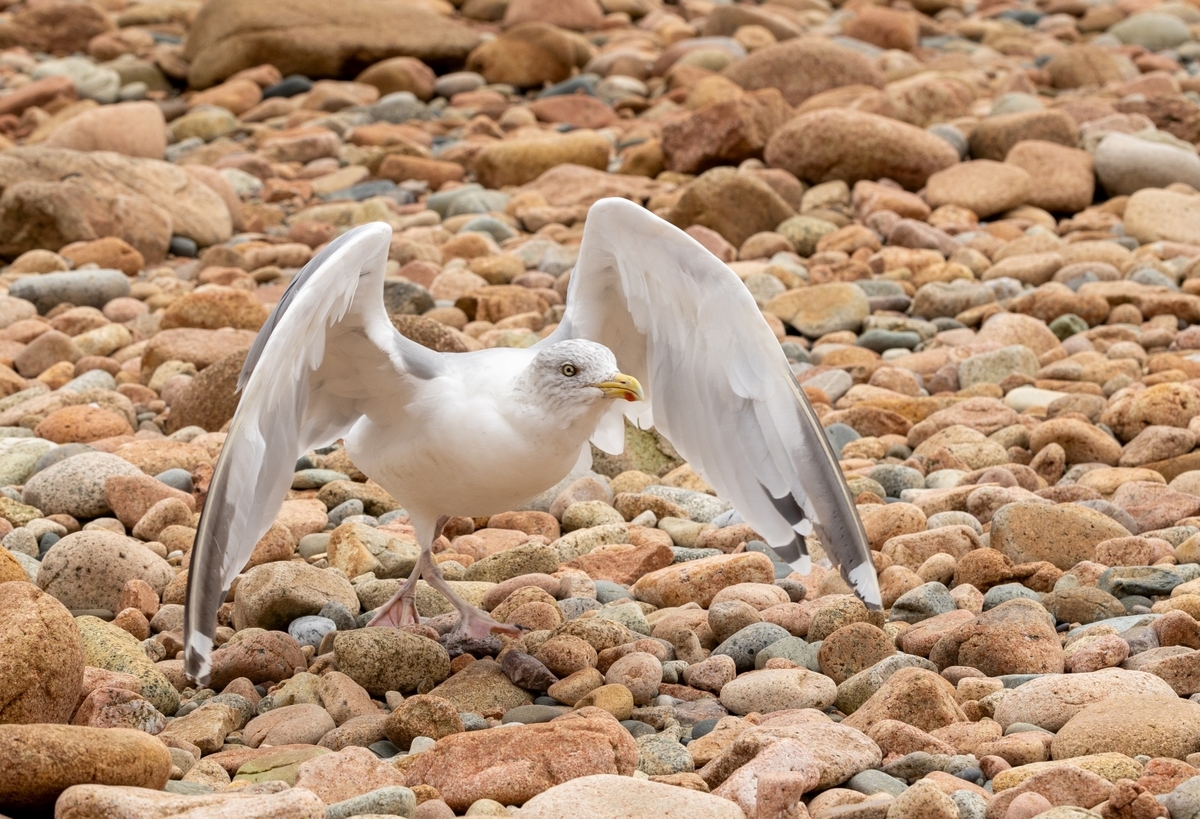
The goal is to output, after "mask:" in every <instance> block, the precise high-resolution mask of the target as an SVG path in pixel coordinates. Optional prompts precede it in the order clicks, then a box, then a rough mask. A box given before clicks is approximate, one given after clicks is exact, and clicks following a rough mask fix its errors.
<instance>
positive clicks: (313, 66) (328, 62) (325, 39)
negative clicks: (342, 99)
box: [184, 0, 479, 88]
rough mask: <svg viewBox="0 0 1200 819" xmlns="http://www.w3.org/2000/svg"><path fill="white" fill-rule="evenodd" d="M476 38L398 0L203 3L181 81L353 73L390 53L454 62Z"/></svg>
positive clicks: (202, 84)
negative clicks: (252, 72) (270, 69)
mask: <svg viewBox="0 0 1200 819" xmlns="http://www.w3.org/2000/svg"><path fill="white" fill-rule="evenodd" d="M478 44H479V35H478V34H476V33H475V32H474V31H471V30H470V29H468V28H467V27H465V26H462V25H460V24H458V23H455V22H454V21H452V20H449V19H447V18H445V17H443V16H441V15H439V14H437V13H435V12H433V11H430V10H429V9H428V8H427V7H424V6H422V5H418V4H416V3H405V2H399V1H398V0H342V2H338V3H327V2H324V0H276V2H272V3H246V2H244V0H210V1H209V2H207V3H205V4H204V5H203V6H202V7H201V9H200V13H199V14H197V15H196V21H195V23H193V24H192V28H191V31H190V32H189V34H188V39H187V45H186V47H185V50H184V56H185V57H186V58H187V59H188V61H189V62H190V63H191V67H190V69H189V70H188V83H189V84H190V85H191V86H192V87H193V88H207V87H209V86H210V85H215V84H216V83H218V82H220V81H221V80H224V79H225V78H226V77H229V76H230V75H232V74H236V73H237V72H238V71H241V70H243V69H246V68H253V67H254V66H256V65H261V64H262V63H270V64H271V65H274V66H275V67H276V68H278V69H279V70H280V71H281V72H283V74H284V75H288V74H304V75H305V76H308V77H342V76H345V77H347V78H349V77H353V76H354V75H355V74H357V73H358V72H360V71H362V70H363V69H364V68H366V67H367V66H369V65H371V64H372V63H377V62H379V61H380V60H386V59H388V58H390V57H416V58H417V59H420V60H422V61H424V62H426V63H434V64H443V65H460V64H462V62H463V61H464V60H465V59H466V57H467V54H469V53H470V52H471V49H473V48H474V47H475V46H476V45H478Z"/></svg>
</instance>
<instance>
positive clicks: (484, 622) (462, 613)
mask: <svg viewBox="0 0 1200 819" xmlns="http://www.w3.org/2000/svg"><path fill="white" fill-rule="evenodd" d="M458 616H459V618H460V622H459V626H458V630H459V631H460V632H462V634H463V635H464V636H466V637H467V638H469V639H471V640H482V639H483V638H484V637H486V636H488V635H489V634H504V635H507V636H509V637H520V636H521V629H520V628H518V627H517V626H514V625H512V624H510V623H501V622H500V621H499V620H496V619H495V618H493V617H491V616H490V615H488V614H486V613H484V612H482V611H480V610H479V609H477V608H475V607H474V606H469V605H466V604H464V606H463V608H460V609H459V610H458Z"/></svg>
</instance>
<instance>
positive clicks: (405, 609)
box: [367, 589, 421, 627]
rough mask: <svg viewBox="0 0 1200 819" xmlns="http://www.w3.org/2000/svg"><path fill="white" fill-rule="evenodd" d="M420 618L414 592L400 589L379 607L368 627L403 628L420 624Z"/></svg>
mask: <svg viewBox="0 0 1200 819" xmlns="http://www.w3.org/2000/svg"><path fill="white" fill-rule="evenodd" d="M420 622H421V617H420V615H419V614H417V596H416V594H415V590H405V589H401V590H400V591H399V592H397V593H396V595H395V596H394V597H392V599H391V600H389V601H387V602H386V603H384V604H383V606H382V607H380V609H379V611H378V612H376V613H375V616H374V617H372V618H371V622H369V623H367V625H368V626H392V627H395V626H405V625H410V624H412V623H420Z"/></svg>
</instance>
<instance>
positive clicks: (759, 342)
mask: <svg viewBox="0 0 1200 819" xmlns="http://www.w3.org/2000/svg"><path fill="white" fill-rule="evenodd" d="M567 338H587V339H591V340H593V341H597V342H599V343H601V344H604V345H605V346H607V347H608V348H609V349H611V350H612V351H613V353H614V355H616V357H617V362H618V364H619V366H620V367H621V370H622V371H623V372H627V373H630V374H631V375H633V376H635V377H636V378H638V380H639V381H641V382H642V386H643V388H644V389H645V391H646V395H647V398H648V401H647V402H646V403H647V404H648V405H649V406H648V408H647V407H642V408H638V410H637V411H636V413H631V414H636V415H637V416H639V417H641V418H650V417H652V418H653V419H654V422H655V423H656V424H657V427H658V429H659V431H660V432H662V433H663V434H664V435H666V436H667V438H668V439H669V440H670V441H671V443H672V444H674V445H675V448H676V449H677V450H678V451H679V453H680V454H681V455H683V457H684V458H686V459H687V461H688V462H689V463H690V464H691V465H692V466H693V468H695V469H696V471H697V472H698V473H699V474H701V475H702V476H703V477H704V479H705V480H707V481H708V482H709V484H710V485H711V486H712V487H713V488H714V489H716V490H717V492H718V494H720V495H721V496H722V497H726V498H727V499H729V500H730V501H731V502H733V504H734V506H735V508H736V509H737V510H738V512H739V513H740V514H741V516H742V518H743V519H744V520H745V521H746V522H747V523H748V524H750V525H751V526H752V527H753V528H754V529H755V531H757V532H759V534H761V535H762V536H763V537H764V538H765V539H766V540H767V542H768V543H769V544H770V545H771V546H773V547H775V548H777V549H781V550H783V551H784V552H785V553H786V554H788V555H789V557H792V556H794V557H795V561H789V562H799V563H800V564H801V565H804V566H805V568H807V560H808V559H807V556H806V555H805V554H804V551H805V550H804V544H803V536H804V535H806V534H808V532H809V531H815V533H816V534H817V535H818V537H820V540H821V543H822V545H823V547H824V548H825V551H826V553H827V554H829V556H830V557H831V558H832V559H833V560H834V561H835V562H836V563H837V564H838V565H839V567H840V568H841V569H842V571H843V573H844V575H845V576H846V577H847V579H848V580H849V581H850V582H851V584H852V585H853V587H854V590H855V592H856V593H857V594H858V595H859V596H860V597H861V598H862V599H863V601H864V602H865V603H867V605H870V606H877V605H878V604H879V602H880V594H879V588H878V581H877V579H876V577H875V572H874V567H873V561H872V559H871V552H870V549H869V547H868V544H867V540H866V534H865V532H864V531H863V528H862V523H861V521H859V519H858V514H857V511H856V509H855V506H854V501H853V498H852V497H851V495H850V492H849V489H848V488H847V485H846V482H845V478H844V477H843V475H842V471H841V468H840V466H839V464H838V460H837V457H836V456H835V455H834V453H833V450H832V448H831V447H830V445H829V442H828V440H827V439H826V437H825V433H824V430H823V429H822V427H821V423H820V420H819V419H818V418H817V417H816V414H815V413H814V412H813V410H812V407H811V405H810V404H809V403H808V400H807V398H806V397H805V396H804V394H803V393H802V392H801V391H800V389H799V387H798V386H797V385H796V381H795V377H794V376H793V375H792V372H791V369H790V367H789V366H788V362H787V360H786V358H785V357H784V355H783V351H782V350H781V348H780V345H779V342H778V340H777V339H776V338H775V336H774V334H773V333H772V332H771V329H770V327H769V326H768V325H767V323H766V321H765V319H764V318H763V316H762V312H761V311H760V310H759V308H758V306H757V305H756V304H755V302H754V298H753V297H752V296H751V295H750V292H749V291H748V290H747V289H746V287H745V285H744V284H742V282H741V281H740V279H738V277H737V275H736V274H735V273H734V272H733V271H732V270H730V268H729V267H728V266H726V265H725V264H724V263H722V262H721V261H720V260H719V259H717V258H716V257H715V256H713V255H712V254H711V253H709V252H708V251H707V250H705V249H704V247H703V246H701V245H700V243H699V242H697V241H696V240H694V239H693V238H692V237H690V236H688V235H687V234H686V233H684V232H683V231H682V230H680V229H679V228H677V227H675V226H674V225H671V224H668V223H667V222H665V221H663V220H662V219H659V218H658V217H657V216H654V215H653V214H651V213H650V212H648V211H647V210H645V209H644V208H642V207H641V206H640V205H637V204H635V203H633V202H630V201H627V200H623V199H602V200H599V201H598V202H596V203H595V204H594V205H593V206H592V208H591V210H590V212H589V213H588V218H587V222H586V223H585V225H584V231H583V240H582V242H581V244H580V249H579V257H578V260H577V262H576V265H575V269H574V270H573V271H572V274H571V278H570V285H569V287H568V292H567V303H566V312H565V314H564V316H563V318H562V320H561V321H560V323H559V325H558V327H557V328H556V330H555V331H554V332H553V333H551V334H550V335H549V336H548V337H547V338H545V339H543V340H542V341H541V342H539V345H550V344H553V343H555V342H557V341H560V340H563V339H567ZM810 527H811V528H810Z"/></svg>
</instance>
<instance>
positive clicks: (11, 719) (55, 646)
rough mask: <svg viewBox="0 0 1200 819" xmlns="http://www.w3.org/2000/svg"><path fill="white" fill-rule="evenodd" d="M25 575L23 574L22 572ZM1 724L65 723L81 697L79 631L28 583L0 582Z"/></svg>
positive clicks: (61, 610) (67, 615)
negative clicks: (2, 614) (0, 614)
mask: <svg viewBox="0 0 1200 819" xmlns="http://www.w3.org/2000/svg"><path fill="white" fill-rule="evenodd" d="M22 574H24V572H22ZM0 611H4V612H6V613H5V615H4V617H3V618H0V690H3V691H4V696H3V698H2V701H0V723H17V724H24V723H64V722H67V721H68V720H69V719H70V718H71V714H72V713H73V712H74V710H75V706H76V704H77V703H78V700H79V698H80V694H81V686H82V684H83V669H84V654H83V643H82V641H81V640H80V637H79V629H78V627H77V626H76V625H75V621H74V620H73V619H71V614H70V612H68V611H67V610H66V609H65V608H64V607H63V606H62V604H61V603H59V602H58V601H57V600H55V599H54V598H53V597H51V596H50V595H48V594H45V593H44V592H42V591H40V590H39V589H38V588H37V587H36V586H34V585H33V584H32V583H27V582H22V581H20V580H17V581H14V582H7V583H5V582H0Z"/></svg>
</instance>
